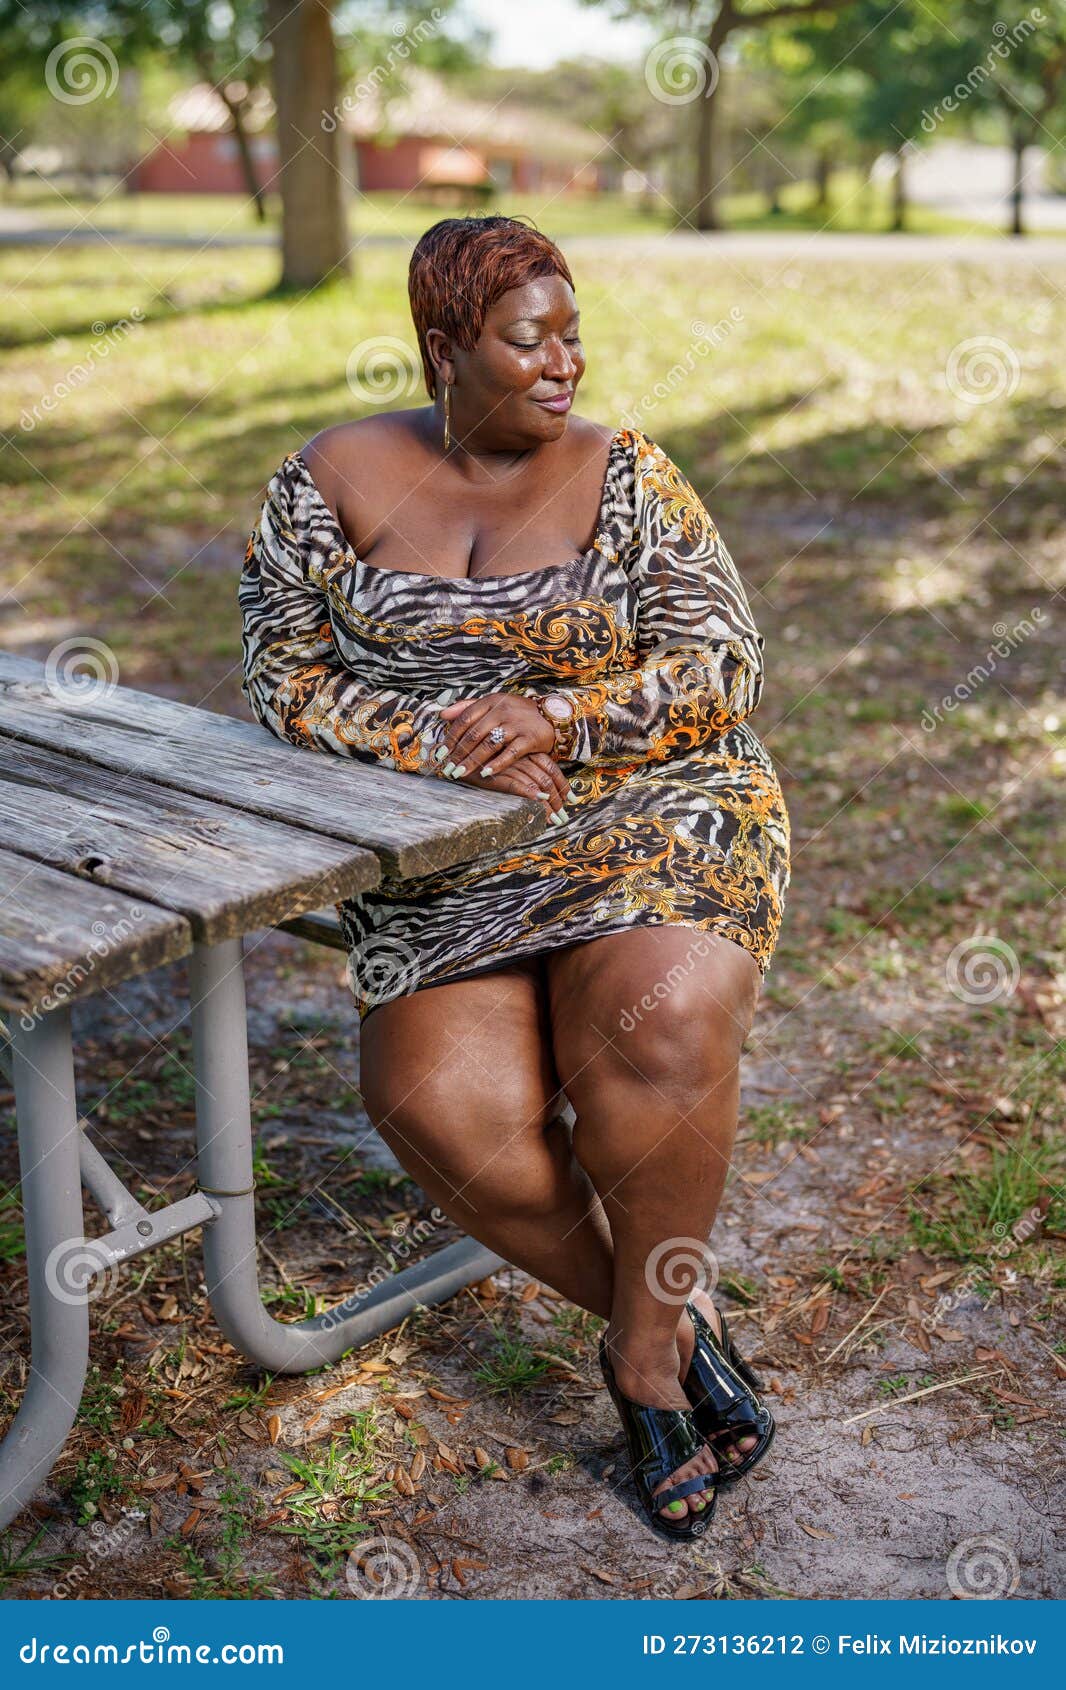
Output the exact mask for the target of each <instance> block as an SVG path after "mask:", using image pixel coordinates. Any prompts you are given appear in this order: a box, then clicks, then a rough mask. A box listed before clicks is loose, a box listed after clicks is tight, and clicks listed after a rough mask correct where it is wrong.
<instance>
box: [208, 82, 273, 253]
mask: <svg viewBox="0 0 1066 1690" xmlns="http://www.w3.org/2000/svg"><path fill="white" fill-rule="evenodd" d="M219 92H220V93H221V89H220V90H219ZM222 98H223V100H225V104H226V110H227V111H228V112H229V117H230V123H231V124H232V125H233V139H234V140H235V141H236V143H237V156H238V158H239V159H240V161H241V175H242V176H243V177H244V186H245V190H246V192H247V194H248V197H249V199H250V200H251V201H252V203H253V205H254V206H255V217H256V222H257V223H265V222H266V205H265V204H264V201H263V190H262V188H261V187H260V186H259V177H258V176H257V175H256V169H255V160H254V159H253V158H252V149H251V147H250V146H249V144H248V131H247V130H246V129H245V127H244V112H243V111H242V109H241V106H240V103H239V101H233V100H227V99H226V96H225V94H223V95H222Z"/></svg>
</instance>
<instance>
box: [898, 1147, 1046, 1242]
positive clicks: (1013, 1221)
mask: <svg viewBox="0 0 1066 1690" xmlns="http://www.w3.org/2000/svg"><path fill="white" fill-rule="evenodd" d="M1064 1150H1066V1145H1064V1143H1063V1141H1062V1140H1061V1139H1060V1138H1057V1137H1056V1138H1055V1139H1049V1140H1045V1139H1043V1138H1039V1137H1038V1136H1037V1134H1036V1132H1035V1130H1034V1129H1033V1128H1032V1127H1030V1126H1028V1125H1027V1126H1026V1128H1025V1129H1024V1130H1023V1131H1022V1132H1021V1133H1020V1134H1019V1135H1018V1137H1017V1138H1015V1139H1011V1140H1006V1141H1004V1142H1003V1143H1001V1144H998V1145H997V1146H996V1147H995V1149H994V1150H993V1151H992V1153H991V1156H990V1157H989V1159H988V1161H987V1162H986V1163H985V1165H984V1166H983V1167H979V1168H973V1169H967V1170H966V1171H965V1172H964V1173H961V1174H956V1175H955V1176H954V1177H952V1176H950V1175H949V1176H943V1177H941V1176H937V1177H935V1178H933V1179H931V1180H927V1181H924V1182H923V1183H922V1185H921V1186H919V1187H918V1188H917V1191H918V1192H920V1193H921V1198H922V1201H921V1202H918V1201H914V1202H912V1203H911V1205H910V1207H909V1212H908V1221H907V1230H908V1236H909V1238H910V1241H911V1242H912V1243H913V1244H915V1245H917V1247H918V1248H919V1249H921V1250H924V1251H925V1253H926V1254H927V1255H929V1256H934V1257H945V1258H947V1259H949V1260H955V1261H974V1262H978V1263H980V1262H987V1260H988V1257H989V1252H990V1251H992V1250H993V1249H994V1248H995V1247H996V1246H997V1245H999V1244H1000V1243H1001V1242H1005V1241H1007V1240H1009V1239H1011V1238H1012V1236H1013V1229H1014V1228H1015V1226H1016V1225H1017V1223H1018V1222H1019V1221H1020V1220H1021V1219H1022V1218H1023V1216H1025V1215H1026V1214H1027V1213H1028V1212H1029V1211H1031V1210H1033V1209H1036V1208H1037V1207H1038V1206H1040V1205H1041V1204H1042V1203H1044V1202H1047V1200H1048V1197H1049V1195H1050V1203H1049V1205H1048V1208H1047V1213H1046V1215H1045V1218H1044V1224H1045V1225H1046V1226H1048V1227H1050V1228H1052V1229H1053V1230H1055V1231H1059V1230H1061V1229H1062V1226H1063V1225H1064V1224H1066V1203H1064V1201H1063V1199H1062V1197H1061V1195H1060V1194H1059V1188H1060V1187H1061V1169H1062V1163H1063V1159H1064ZM1036 1236H1038V1234H1037V1235H1036ZM1025 1243H1026V1240H1025V1239H1022V1240H1020V1241H1019V1244H1018V1245H1017V1246H1016V1247H1012V1249H1011V1250H1010V1252H1009V1257H1008V1258H1007V1259H1010V1260H1012V1262H1013V1264H1014V1266H1015V1268H1016V1269H1017V1266H1018V1261H1017V1255H1018V1251H1019V1250H1020V1249H1022V1248H1024V1246H1025Z"/></svg>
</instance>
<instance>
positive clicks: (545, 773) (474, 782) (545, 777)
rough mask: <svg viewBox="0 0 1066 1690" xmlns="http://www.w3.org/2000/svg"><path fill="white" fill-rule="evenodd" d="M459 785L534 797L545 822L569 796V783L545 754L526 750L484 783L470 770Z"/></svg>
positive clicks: (476, 789) (561, 808) (562, 808)
mask: <svg viewBox="0 0 1066 1690" xmlns="http://www.w3.org/2000/svg"><path fill="white" fill-rule="evenodd" d="M459 785H460V786H472V787H473V788H474V790H475V791H481V792H483V791H484V790H485V788H486V787H488V788H489V789H490V791H492V792H510V793H513V794H514V795H515V796H517V797H519V798H537V799H539V800H540V802H541V803H542V804H543V805H544V813H545V815H546V816H547V817H548V819H549V820H551V818H552V816H553V815H558V813H559V811H560V810H564V809H565V808H566V805H567V802H568V800H569V797H570V783H569V781H568V780H567V778H566V776H565V775H564V774H563V772H562V770H561V769H560V767H559V765H558V763H557V762H556V761H555V759H554V758H553V757H549V755H548V753H547V752H546V751H530V752H528V753H527V754H526V755H525V756H524V757H518V758H516V759H515V761H514V762H513V763H510V764H509V765H508V766H507V768H506V769H503V770H502V771H501V772H500V773H499V774H498V775H497V774H493V775H489V776H488V778H487V779H485V780H483V779H482V777H481V776H480V775H479V774H478V773H477V771H476V770H474V772H473V773H471V774H469V775H462V776H460V779H459Z"/></svg>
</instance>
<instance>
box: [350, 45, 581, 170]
mask: <svg viewBox="0 0 1066 1690" xmlns="http://www.w3.org/2000/svg"><path fill="white" fill-rule="evenodd" d="M404 82H405V84H406V86H405V87H400V88H398V87H397V86H396V83H395V81H394V80H393V79H391V78H386V79H383V80H382V81H380V82H378V83H375V82H374V81H373V80H372V78H370V77H366V78H364V79H363V80H362V81H361V82H360V81H356V82H355V83H353V84H352V86H351V87H350V88H349V90H348V92H347V94H346V96H345V99H344V102H343V112H344V115H343V117H342V123H343V126H344V128H345V129H347V130H349V131H350V132H351V133H352V134H353V135H355V136H357V137H358V138H359V139H360V140H367V141H369V140H377V139H388V138H390V137H391V138H394V139H398V138H399V137H400V136H404V135H413V136H418V137H420V138H421V139H423V140H427V141H428V140H450V141H451V142H452V144H453V145H455V146H464V145H465V146H471V145H473V146H481V147H487V148H489V149H491V150H499V149H503V150H508V149H512V148H513V149H514V150H515V151H522V152H527V151H528V152H536V153H540V154H541V155H542V156H544V157H549V158H565V159H569V160H571V161H573V162H580V163H582V164H585V163H588V162H590V161H591V160H592V159H593V158H595V157H596V155H597V154H598V153H599V152H601V151H602V148H603V141H602V140H601V138H600V137H599V136H598V135H596V134H595V133H594V132H593V131H592V130H591V129H585V128H583V127H582V125H581V124H579V123H573V122H571V121H570V120H569V119H567V118H564V117H560V116H559V114H558V113H557V112H554V111H549V110H546V109H545V108H544V107H541V106H529V105H522V104H521V103H519V102H516V101H512V100H510V99H505V100H497V101H490V100H475V99H470V98H467V97H466V96H465V95H462V94H459V93H457V92H455V91H454V90H453V88H452V87H451V86H450V85H449V84H448V83H446V82H445V81H444V80H443V78H441V77H439V76H435V75H434V74H433V73H432V72H430V71H427V70H422V69H419V68H418V67H417V66H411V67H410V68H409V69H408V70H407V71H406V72H405V74H404Z"/></svg>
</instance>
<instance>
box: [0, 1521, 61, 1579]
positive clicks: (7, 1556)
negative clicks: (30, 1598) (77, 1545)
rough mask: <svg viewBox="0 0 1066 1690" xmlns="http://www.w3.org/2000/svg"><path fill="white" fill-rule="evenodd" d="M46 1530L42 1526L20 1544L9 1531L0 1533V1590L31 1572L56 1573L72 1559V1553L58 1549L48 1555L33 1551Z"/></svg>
mask: <svg viewBox="0 0 1066 1690" xmlns="http://www.w3.org/2000/svg"><path fill="white" fill-rule="evenodd" d="M47 1530H48V1528H47V1527H46V1526H42V1527H41V1529H40V1531H38V1532H36V1533H35V1534H34V1536H33V1537H31V1538H29V1539H28V1540H27V1541H26V1542H25V1543H20V1544H17V1543H16V1542H15V1539H14V1535H13V1534H12V1533H11V1532H4V1533H3V1535H0V1590H3V1589H4V1588H5V1587H6V1586H7V1585H9V1584H14V1583H15V1581H16V1580H17V1579H20V1578H26V1577H28V1576H29V1575H30V1574H31V1573H57V1572H59V1570H60V1568H61V1567H65V1566H68V1565H69V1564H70V1562H71V1561H73V1560H74V1556H73V1555H67V1554H60V1553H59V1552H58V1551H56V1552H55V1553H53V1554H48V1555H38V1554H36V1553H35V1551H36V1549H37V1545H38V1544H39V1543H40V1542H41V1540H42V1538H44V1537H45V1535H46V1533H47Z"/></svg>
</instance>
